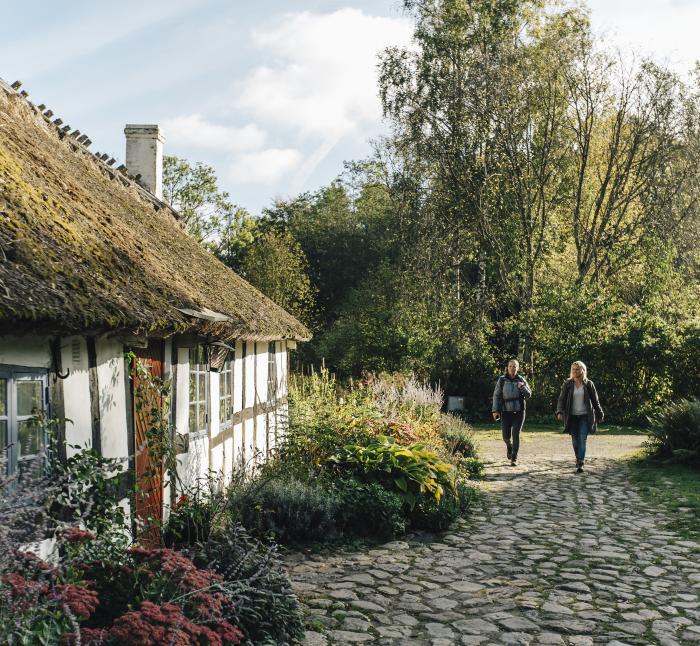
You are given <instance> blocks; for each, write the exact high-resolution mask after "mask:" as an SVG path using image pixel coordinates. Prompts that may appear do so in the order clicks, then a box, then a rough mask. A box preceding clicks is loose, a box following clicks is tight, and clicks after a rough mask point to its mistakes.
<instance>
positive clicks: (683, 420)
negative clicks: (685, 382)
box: [648, 399, 700, 463]
mask: <svg viewBox="0 0 700 646" xmlns="http://www.w3.org/2000/svg"><path fill="white" fill-rule="evenodd" d="M649 421H650V429H649V435H650V439H649V443H648V448H649V452H650V453H651V454H652V455H654V456H656V457H659V458H665V459H668V460H673V461H680V462H697V463H700V400H697V399H682V400H680V401H678V402H674V403H671V404H668V405H666V406H665V407H663V408H662V409H661V410H659V412H658V413H656V414H655V415H652V416H650V418H649Z"/></svg>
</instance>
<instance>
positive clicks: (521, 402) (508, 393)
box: [491, 375, 532, 413]
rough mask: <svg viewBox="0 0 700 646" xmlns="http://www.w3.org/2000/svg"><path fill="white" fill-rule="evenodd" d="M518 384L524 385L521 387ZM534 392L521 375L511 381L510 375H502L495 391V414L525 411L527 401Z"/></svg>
mask: <svg viewBox="0 0 700 646" xmlns="http://www.w3.org/2000/svg"><path fill="white" fill-rule="evenodd" d="M518 384H522V385H521V386H519V385H518ZM530 395H532V391H531V390H530V386H528V383H527V381H525V378H524V377H521V376H520V375H515V377H514V378H513V379H511V378H510V377H509V376H508V375H501V376H500V377H499V378H498V381H497V382H496V387H495V388H494V389H493V406H492V408H491V411H492V412H494V413H504V412H505V413H516V412H518V411H521V410H522V411H524V410H525V400H526V399H529V398H530Z"/></svg>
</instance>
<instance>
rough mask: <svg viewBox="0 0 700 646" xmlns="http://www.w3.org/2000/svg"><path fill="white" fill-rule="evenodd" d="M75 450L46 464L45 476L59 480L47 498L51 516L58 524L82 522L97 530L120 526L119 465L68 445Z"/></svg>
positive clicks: (94, 452) (123, 524)
mask: <svg viewBox="0 0 700 646" xmlns="http://www.w3.org/2000/svg"><path fill="white" fill-rule="evenodd" d="M70 448H72V449H73V450H75V451H76V452H75V453H74V454H73V455H72V456H71V457H69V458H68V459H67V460H65V461H62V460H60V459H58V458H56V459H53V460H51V462H50V464H49V477H51V478H53V479H54V480H55V481H57V482H58V483H59V486H58V488H57V489H56V490H55V491H54V492H52V494H51V496H50V499H49V501H48V511H49V515H50V516H51V518H52V519H53V520H54V521H55V522H56V523H57V524H59V525H64V526H65V525H68V526H75V525H77V524H79V523H82V524H83V525H84V526H85V527H87V528H88V529H89V530H92V531H94V532H97V533H102V532H105V533H106V532H109V531H111V529H112V528H113V527H124V526H125V523H126V519H125V515H124V509H123V507H121V506H120V505H119V500H120V499H121V498H122V497H124V494H123V492H122V486H121V484H122V478H123V473H122V465H121V463H120V461H119V460H116V459H111V458H104V457H102V456H101V455H99V454H98V453H97V452H96V451H94V450H93V449H85V448H83V449H81V448H80V447H78V446H71V447H70Z"/></svg>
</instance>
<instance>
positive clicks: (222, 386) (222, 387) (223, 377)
mask: <svg viewBox="0 0 700 646" xmlns="http://www.w3.org/2000/svg"><path fill="white" fill-rule="evenodd" d="M225 396H226V373H225V372H222V373H221V374H220V375H219V397H225Z"/></svg>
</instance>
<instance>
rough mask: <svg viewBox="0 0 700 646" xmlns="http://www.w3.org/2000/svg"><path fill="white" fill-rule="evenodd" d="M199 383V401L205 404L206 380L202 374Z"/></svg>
mask: <svg viewBox="0 0 700 646" xmlns="http://www.w3.org/2000/svg"><path fill="white" fill-rule="evenodd" d="M198 381H199V397H198V399H199V401H202V402H203V401H204V400H205V398H206V397H205V394H204V381H205V380H204V375H203V374H201V373H200V375H199V379H198Z"/></svg>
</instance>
